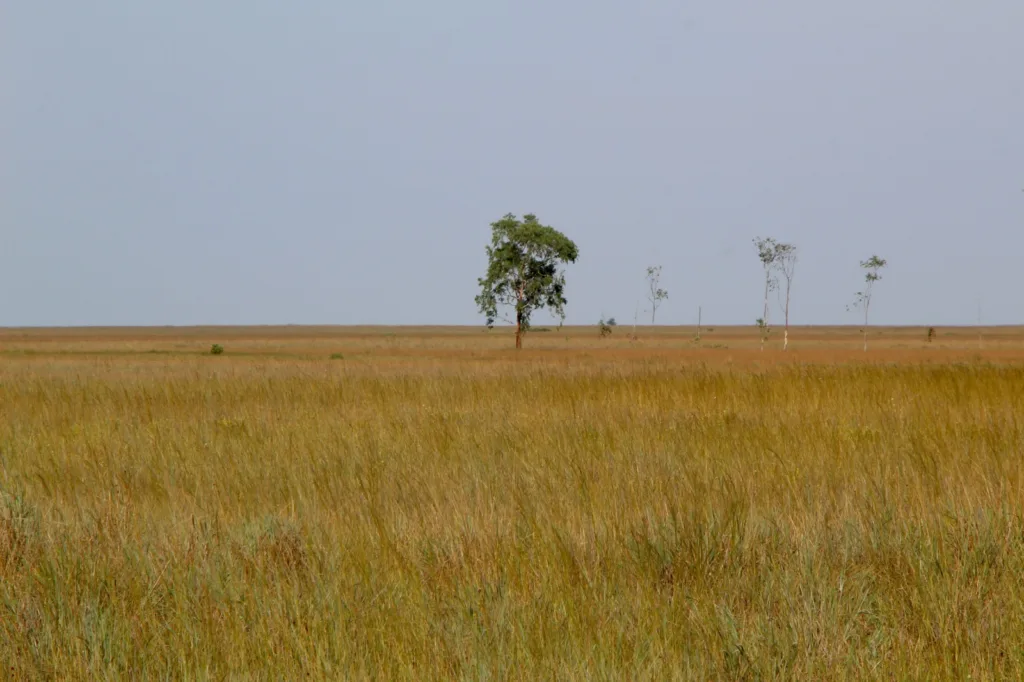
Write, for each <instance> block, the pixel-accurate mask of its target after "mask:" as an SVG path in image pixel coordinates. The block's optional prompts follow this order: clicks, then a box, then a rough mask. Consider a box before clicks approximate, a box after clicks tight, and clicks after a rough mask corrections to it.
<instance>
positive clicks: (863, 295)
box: [847, 256, 887, 352]
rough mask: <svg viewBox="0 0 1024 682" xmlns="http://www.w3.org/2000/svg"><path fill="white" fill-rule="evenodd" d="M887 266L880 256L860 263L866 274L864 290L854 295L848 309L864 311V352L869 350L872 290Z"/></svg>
mask: <svg viewBox="0 0 1024 682" xmlns="http://www.w3.org/2000/svg"><path fill="white" fill-rule="evenodd" d="M886 265H887V263H886V260H885V259H884V258H879V257H878V256H871V258H868V259H867V260H862V261H861V262H860V267H861V268H863V269H864V270H865V273H864V283H865V284H864V290H863V291H858V292H857V293H856V294H855V295H854V299H853V303H852V304H851V305H850V306H847V308H860V309H862V310H863V311H864V329H863V330H862V331H863V332H864V351H865V352H867V349H868V313H869V312H870V311H871V296H872V290H873V289H874V286H875V282H877V281H878V280H880V279H882V276H881V275H880V274H878V273H879V272H880V271H881V270H882V268H884V267H885V266H886Z"/></svg>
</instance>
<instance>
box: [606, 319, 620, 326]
mask: <svg viewBox="0 0 1024 682" xmlns="http://www.w3.org/2000/svg"><path fill="white" fill-rule="evenodd" d="M605 324H607V325H608V326H609V327H615V326H617V325H618V324H619V323H618V322H616V321H615V318H614V317H609V318H608V319H607V320H605Z"/></svg>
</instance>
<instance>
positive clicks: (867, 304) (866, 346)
mask: <svg viewBox="0 0 1024 682" xmlns="http://www.w3.org/2000/svg"><path fill="white" fill-rule="evenodd" d="M870 309H871V299H870V298H869V299H868V300H867V301H865V302H864V352H865V353H867V352H868V310H870Z"/></svg>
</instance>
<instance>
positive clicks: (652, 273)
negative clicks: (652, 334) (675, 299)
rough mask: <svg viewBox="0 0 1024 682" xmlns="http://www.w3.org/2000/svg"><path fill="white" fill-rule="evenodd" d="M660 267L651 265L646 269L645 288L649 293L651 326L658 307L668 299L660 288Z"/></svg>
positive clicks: (666, 293) (666, 294)
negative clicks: (646, 287)
mask: <svg viewBox="0 0 1024 682" xmlns="http://www.w3.org/2000/svg"><path fill="white" fill-rule="evenodd" d="M660 285H661V266H660V265H652V266H650V267H649V268H647V286H648V287H649V288H650V292H649V293H648V294H647V300H648V301H650V302H651V324H654V315H655V313H657V312H658V306H660V305H661V302H662V301H664V300H665V299H667V298H668V292H667V291H665V290H664V289H662V288H661V286H660Z"/></svg>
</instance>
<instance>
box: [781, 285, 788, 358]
mask: <svg viewBox="0 0 1024 682" xmlns="http://www.w3.org/2000/svg"><path fill="white" fill-rule="evenodd" d="M788 349H789V285H786V328H785V329H784V330H783V332H782V350H788Z"/></svg>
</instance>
